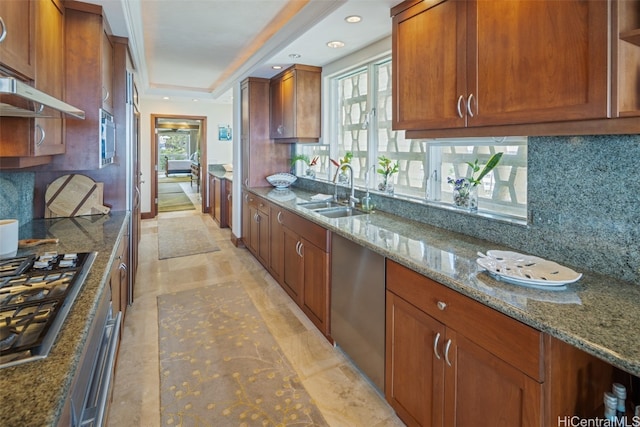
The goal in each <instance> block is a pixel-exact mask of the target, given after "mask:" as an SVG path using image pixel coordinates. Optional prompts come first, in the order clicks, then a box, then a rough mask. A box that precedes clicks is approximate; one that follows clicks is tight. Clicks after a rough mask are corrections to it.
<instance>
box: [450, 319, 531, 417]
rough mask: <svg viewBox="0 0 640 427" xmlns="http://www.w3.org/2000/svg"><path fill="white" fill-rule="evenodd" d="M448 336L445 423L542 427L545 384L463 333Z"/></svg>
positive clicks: (452, 333) (451, 333)
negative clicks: (467, 337) (543, 387)
mask: <svg viewBox="0 0 640 427" xmlns="http://www.w3.org/2000/svg"><path fill="white" fill-rule="evenodd" d="M446 338H447V340H446V342H443V346H442V348H443V350H442V351H443V353H444V355H443V358H444V359H445V364H446V367H445V417H444V425H445V426H456V427H476V426H478V420H482V425H486V426H492V427H525V426H526V427H534V426H535V427H541V426H542V424H541V420H542V385H541V384H539V383H537V382H536V381H534V380H532V379H531V378H529V377H528V376H526V375H525V374H523V373H522V372H521V371H519V370H518V369H516V368H514V367H513V366H511V365H509V364H508V363H506V362H504V361H502V360H501V359H499V358H498V357H496V356H494V355H493V354H492V353H490V352H489V351H487V350H485V349H484V348H482V347H480V346H478V345H476V344H474V343H473V342H472V341H470V340H468V339H466V338H465V337H464V336H463V335H462V334H461V333H456V332H455V331H452V330H451V329H449V330H447V337H446Z"/></svg>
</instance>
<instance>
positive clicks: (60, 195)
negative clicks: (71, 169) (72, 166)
mask: <svg viewBox="0 0 640 427" xmlns="http://www.w3.org/2000/svg"><path fill="white" fill-rule="evenodd" d="M101 190H102V188H101V186H100V184H99V183H96V182H95V181H94V180H93V179H91V178H89V177H88V176H86V175H80V174H71V175H63V176H61V177H60V178H58V179H56V180H55V181H53V182H52V183H51V184H49V186H48V187H47V191H46V193H45V196H44V200H45V205H46V207H47V208H48V209H49V210H50V211H51V212H53V213H54V214H55V215H57V216H61V217H72V216H81V215H96V214H107V213H109V210H110V209H109V208H108V207H107V206H104V205H103V204H102V198H103V196H102V191H101Z"/></svg>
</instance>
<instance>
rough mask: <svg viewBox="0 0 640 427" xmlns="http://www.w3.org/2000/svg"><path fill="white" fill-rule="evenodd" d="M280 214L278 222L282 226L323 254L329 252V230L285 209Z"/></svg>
mask: <svg viewBox="0 0 640 427" xmlns="http://www.w3.org/2000/svg"><path fill="white" fill-rule="evenodd" d="M280 212H282V213H281V214H280V215H279V218H278V221H279V222H280V223H281V224H282V225H283V226H285V227H287V228H288V229H289V230H291V231H293V232H295V233H296V234H298V235H299V236H300V237H302V238H304V239H306V240H308V241H309V242H311V243H313V244H314V245H315V246H317V247H318V248H320V249H321V250H323V251H324V252H329V251H330V249H331V234H330V232H329V230H327V229H325V228H323V227H321V226H319V225H318V224H314V223H313V222H311V221H309V220H306V219H304V218H302V217H301V216H299V215H297V214H295V213H293V212H290V211H288V210H286V209H281V210H280Z"/></svg>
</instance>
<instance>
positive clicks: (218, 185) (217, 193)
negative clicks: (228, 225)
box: [211, 177, 222, 225]
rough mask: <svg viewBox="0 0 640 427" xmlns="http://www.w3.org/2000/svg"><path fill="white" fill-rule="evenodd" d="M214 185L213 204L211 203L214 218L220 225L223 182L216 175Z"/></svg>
mask: <svg viewBox="0 0 640 427" xmlns="http://www.w3.org/2000/svg"><path fill="white" fill-rule="evenodd" d="M212 181H213V187H212V189H211V191H212V192H213V204H212V205H211V210H212V211H213V219H214V220H215V221H216V222H217V223H218V225H221V224H220V219H221V215H222V211H221V203H222V200H221V198H220V197H221V194H222V182H221V181H220V179H218V178H216V177H214V178H213V180H212Z"/></svg>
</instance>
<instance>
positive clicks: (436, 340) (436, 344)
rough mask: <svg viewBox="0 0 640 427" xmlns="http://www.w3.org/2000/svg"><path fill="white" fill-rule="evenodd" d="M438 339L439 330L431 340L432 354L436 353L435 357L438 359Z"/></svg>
mask: <svg viewBox="0 0 640 427" xmlns="http://www.w3.org/2000/svg"><path fill="white" fill-rule="evenodd" d="M439 340H440V332H438V333H437V334H436V337H435V338H434V340H433V354H435V355H436V359H438V360H440V355H439V354H438V341H439Z"/></svg>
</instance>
